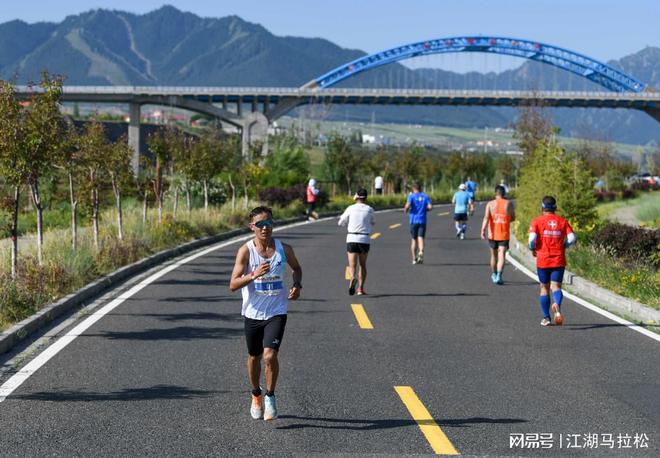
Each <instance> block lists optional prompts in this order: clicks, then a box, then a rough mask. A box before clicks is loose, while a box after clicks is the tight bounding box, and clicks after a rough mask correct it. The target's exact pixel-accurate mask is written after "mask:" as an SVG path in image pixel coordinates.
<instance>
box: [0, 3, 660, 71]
mask: <svg viewBox="0 0 660 458" xmlns="http://www.w3.org/2000/svg"><path fill="white" fill-rule="evenodd" d="M163 4H170V5H173V6H176V7H177V8H179V9H180V10H183V11H190V12H192V13H195V14H197V15H199V16H204V17H223V16H227V15H231V14H235V15H238V16H240V17H242V18H243V19H245V20H248V21H250V22H255V23H259V24H261V25H263V26H264V27H266V28H267V29H268V30H270V31H271V32H273V33H274V34H276V35H293V36H301V37H321V38H326V39H328V40H331V41H333V42H335V43H337V44H338V45H340V46H342V47H347V48H355V49H361V50H364V51H367V52H376V51H380V50H382V49H386V48H390V47H393V46H396V45H400V44H404V43H409V42H414V41H420V40H426V39H431V38H442V37H448V36H455V35H471V34H482V35H500V36H509V37H514V38H525V39H531V40H537V41H541V42H544V43H548V44H553V45H557V46H561V47H564V48H568V49H570V50H573V51H577V52H580V53H582V54H586V55H588V56H590V57H592V58H595V59H598V60H602V61H607V60H610V59H618V58H621V57H623V56H625V55H628V54H631V53H633V52H636V51H639V50H640V49H642V48H644V47H645V46H648V45H650V46H660V0H636V1H635V2H631V3H628V2H625V1H614V0H471V1H470V0H399V1H396V2H395V1H383V0H381V1H376V0H333V1H326V2H313V1H310V0H276V1H273V0H263V1H257V0H232V1H228V0H197V1H194V2H191V1H178V0H171V1H169V2H164V1H159V0H139V1H136V0H132V1H131V0H92V1H83V0H58V1H53V0H31V1H16V0H0V23H2V22H6V21H10V20H13V19H22V20H24V21H26V22H30V23H33V22H39V21H49V22H59V21H61V20H62V19H64V17H66V16H68V15H72V14H78V13H80V12H83V11H87V10H90V9H94V8H107V9H118V10H123V11H129V12H133V13H138V14H143V13H145V12H148V11H151V10H154V9H156V8H158V7H160V6H162V5H163Z"/></svg>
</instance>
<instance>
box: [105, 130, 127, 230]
mask: <svg viewBox="0 0 660 458" xmlns="http://www.w3.org/2000/svg"><path fill="white" fill-rule="evenodd" d="M108 150H109V154H108V157H107V165H108V176H109V177H110V184H111V185H112V193H113V195H114V197H115V209H116V212H117V238H118V239H119V240H124V218H123V212H122V193H123V191H124V189H126V187H127V186H128V184H129V183H130V181H131V177H132V176H133V173H132V169H131V158H132V156H133V149H132V148H131V146H130V145H129V144H128V140H127V139H126V137H125V136H122V137H121V138H120V139H119V140H118V141H117V142H116V143H114V144H112V145H110V146H109V147H108Z"/></svg>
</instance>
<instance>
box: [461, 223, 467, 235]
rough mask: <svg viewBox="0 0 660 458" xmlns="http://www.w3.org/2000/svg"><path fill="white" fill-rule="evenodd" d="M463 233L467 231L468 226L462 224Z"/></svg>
mask: <svg viewBox="0 0 660 458" xmlns="http://www.w3.org/2000/svg"><path fill="white" fill-rule="evenodd" d="M461 231H463V233H465V231H467V224H461Z"/></svg>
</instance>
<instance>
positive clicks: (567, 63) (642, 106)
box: [17, 36, 660, 169]
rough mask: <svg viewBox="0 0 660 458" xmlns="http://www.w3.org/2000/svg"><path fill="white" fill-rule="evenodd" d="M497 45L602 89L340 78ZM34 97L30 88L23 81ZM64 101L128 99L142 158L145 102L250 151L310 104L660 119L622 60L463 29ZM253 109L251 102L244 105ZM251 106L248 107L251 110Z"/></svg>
mask: <svg viewBox="0 0 660 458" xmlns="http://www.w3.org/2000/svg"><path fill="white" fill-rule="evenodd" d="M473 52H479V53H492V54H499V55H506V56H515V57H520V58H525V59H529V60H532V61H537V62H542V63H545V64H548V65H550V66H554V67H556V68H558V69H561V70H564V71H566V72H570V73H572V74H575V75H578V76H580V77H582V78H585V79H587V80H589V81H591V82H592V83H595V84H597V85H599V86H601V87H602V88H603V91H602V92H597V91H589V92H565V91H562V92H557V91H498V90H493V91H483V90H436V89H428V90H427V89H344V88H341V89H338V88H333V87H332V86H334V85H336V84H337V83H339V82H341V81H344V80H346V79H348V78H351V77H354V76H355V75H358V74H360V73H363V72H367V71H369V70H372V69H375V68H378V67H381V66H384V65H388V64H391V63H394V62H399V61H402V60H406V59H411V58H414V57H419V56H425V55H432V54H444V53H473ZM17 93H18V95H19V96H23V97H27V95H28V94H27V88H17ZM62 101H64V102H92V103H126V104H128V105H129V110H130V115H129V117H130V121H129V142H130V144H131V145H132V146H133V149H134V151H136V154H135V157H134V161H133V165H134V167H135V168H136V169H137V166H138V156H137V151H138V145H139V132H140V129H139V123H140V107H141V106H142V105H147V104H149V105H165V106H171V107H178V108H183V109H187V110H191V111H195V112H198V113H203V114H206V115H210V116H213V117H216V118H218V119H220V120H221V121H222V122H224V123H227V124H229V125H232V126H234V127H236V128H238V129H240V130H241V132H242V136H243V151H244V152H246V151H247V149H248V147H249V144H250V143H251V142H252V141H255V140H260V141H262V142H263V144H264V147H265V141H264V140H265V139H266V137H267V135H266V134H267V128H268V125H269V123H271V122H272V121H274V120H276V119H277V118H279V117H281V116H283V115H284V114H286V113H288V112H289V111H291V110H292V109H294V108H296V107H298V106H301V105H305V104H350V105H450V106H459V105H462V106H470V105H471V106H520V105H526V104H534V103H542V104H543V105H544V106H550V107H580V108H584V107H594V108H627V109H637V110H642V111H644V112H646V113H648V114H649V115H650V116H652V117H653V118H655V119H656V120H657V121H659V122H660V93H658V92H655V90H654V89H653V88H651V87H649V86H648V85H647V84H645V83H643V82H642V81H639V80H637V79H636V78H634V77H633V76H631V75H628V74H626V73H624V72H622V71H620V70H618V69H616V68H613V67H611V66H609V65H607V64H604V63H602V62H599V61H597V60H595V59H592V58H590V57H587V56H584V55H582V54H579V53H576V52H573V51H569V50H567V49H563V48H560V47H557V46H552V45H548V44H544V43H540V42H535V41H529V40H521V39H515V38H506V37H482V36H463V37H450V38H440V39H434V40H427V41H420V42H417V43H411V44H406V45H403V46H397V47H395V48H391V49H387V50H384V51H381V52H377V53H373V54H369V55H367V56H364V57H360V58H359V59H356V60H354V61H352V62H348V63H346V64H344V65H341V66H339V67H337V68H335V69H332V70H330V71H329V72H327V73H325V74H323V75H321V76H319V77H318V78H315V79H313V80H311V81H309V82H308V83H306V84H304V85H303V86H302V87H300V88H267V87H165V86H157V87H141V86H140V87H138V86H66V87H65V88H64V94H63V96H62ZM245 106H248V107H249V109H248V110H245V109H244V107H245ZM246 111H247V113H246Z"/></svg>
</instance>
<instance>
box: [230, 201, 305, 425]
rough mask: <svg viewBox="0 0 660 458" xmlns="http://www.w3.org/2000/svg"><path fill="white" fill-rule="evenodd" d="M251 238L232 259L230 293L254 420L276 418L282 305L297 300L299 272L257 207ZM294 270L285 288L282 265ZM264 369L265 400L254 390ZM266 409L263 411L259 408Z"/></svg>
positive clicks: (265, 212)
mask: <svg viewBox="0 0 660 458" xmlns="http://www.w3.org/2000/svg"><path fill="white" fill-rule="evenodd" d="M249 227H250V230H252V232H253V233H254V238H253V239H252V240H250V241H249V242H247V243H245V244H243V245H242V246H241V247H240V248H239V249H238V253H237V255H236V263H235V264H234V270H233V271H232V273H231V280H230V282H229V288H230V289H231V290H232V291H236V290H237V289H241V293H242V294H243V308H242V310H241V315H243V317H244V327H245V340H246V341H247V347H248V360H247V368H248V377H249V379H250V384H251V385H252V403H251V405H250V415H251V416H252V418H254V419H255V420H258V419H259V418H261V416H262V415H263V418H264V420H274V419H276V418H277V415H278V413H277V403H276V401H275V385H276V384H277V376H278V374H279V362H278V359H277V355H278V352H279V349H280V345H281V344H282V338H283V337H284V327H285V326H286V318H287V304H288V301H289V300H296V299H298V297H300V290H301V289H302V284H301V281H302V269H301V267H300V264H299V263H298V260H297V259H296V255H295V254H294V252H293V248H291V247H290V246H289V245H287V244H285V243H282V242H280V241H279V240H277V239H274V238H273V212H272V211H271V209H270V208H268V207H257V208H255V209H254V210H252V211H251V212H250V225H249ZM286 264H289V266H290V267H291V269H293V286H292V287H291V289H288V290H287V288H286V282H285V281H284V274H285V265H286ZM262 355H263V359H264V363H265V368H266V393H265V394H266V397H265V402H263V401H264V397H263V389H262V388H261V386H260V385H259V381H260V378H261V357H262ZM264 404H265V409H264Z"/></svg>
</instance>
